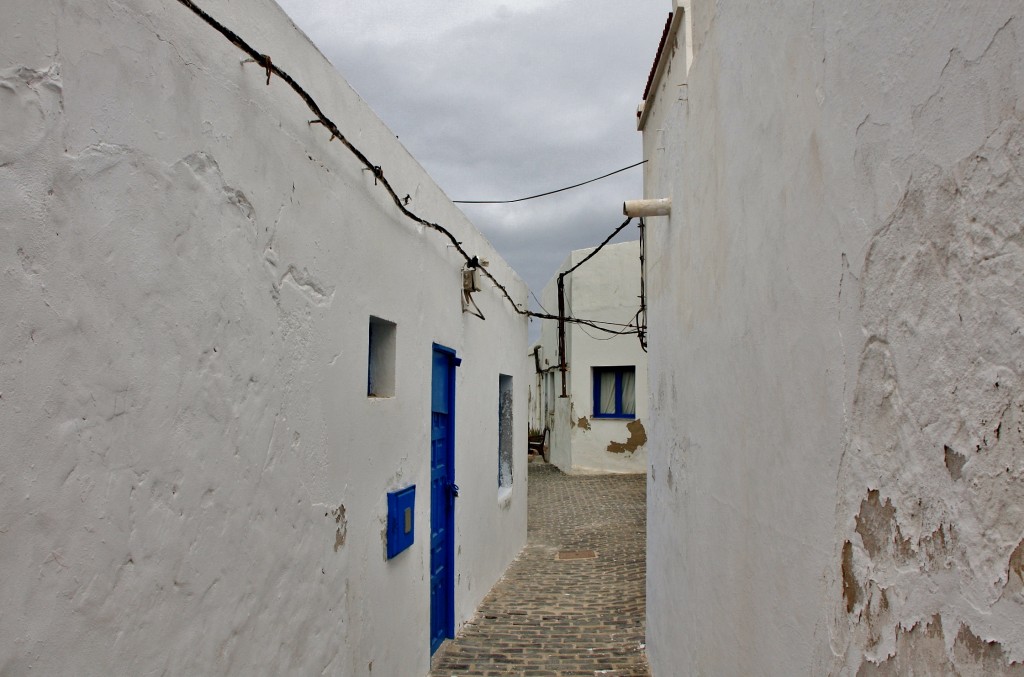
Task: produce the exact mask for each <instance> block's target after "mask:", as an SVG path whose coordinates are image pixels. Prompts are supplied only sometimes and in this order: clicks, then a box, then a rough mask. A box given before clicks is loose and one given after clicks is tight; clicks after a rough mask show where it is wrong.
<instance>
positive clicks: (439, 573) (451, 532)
mask: <svg viewBox="0 0 1024 677" xmlns="http://www.w3.org/2000/svg"><path fill="white" fill-rule="evenodd" d="M461 363H462V360H460V359H459V358H458V357H456V356H455V351H454V350H452V349H451V348H446V347H444V346H441V345H438V344H436V343H435V344H434V346H433V354H432V370H431V388H430V390H431V393H430V654H431V655H433V654H434V652H435V651H437V648H438V647H439V646H441V643H442V642H444V640H445V639H447V638H449V637H454V636H455V497H456V496H458V495H459V487H458V486H457V485H456V484H455V367H457V366H459V364H461Z"/></svg>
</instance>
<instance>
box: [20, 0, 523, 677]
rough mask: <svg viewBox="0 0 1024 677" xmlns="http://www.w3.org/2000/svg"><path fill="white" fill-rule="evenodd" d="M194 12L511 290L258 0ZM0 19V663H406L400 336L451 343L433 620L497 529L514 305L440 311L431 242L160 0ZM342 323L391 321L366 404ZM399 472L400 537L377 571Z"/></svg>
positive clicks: (355, 342) (267, 666) (232, 670)
mask: <svg viewBox="0 0 1024 677" xmlns="http://www.w3.org/2000/svg"><path fill="white" fill-rule="evenodd" d="M203 6H204V8H205V9H207V10H208V11H209V12H210V13H211V14H213V15H214V16H216V17H217V18H218V19H220V20H221V21H223V22H224V23H225V24H227V25H228V26H230V27H231V28H232V29H233V30H235V31H236V32H237V33H238V34H240V35H241V36H243V37H244V38H245V39H246V40H248V41H250V42H251V43H252V44H253V45H254V46H256V48H257V49H259V50H261V51H264V52H266V53H268V54H270V55H272V57H273V59H274V63H275V64H276V65H278V66H280V67H282V68H284V69H285V70H286V71H288V72H289V73H290V74H291V75H292V76H293V77H295V79H296V80H298V81H299V82H300V83H301V84H303V85H304V86H305V87H306V89H307V90H308V91H309V92H310V94H311V95H312V96H313V97H314V98H316V100H317V101H318V102H319V103H320V105H321V107H322V108H323V109H324V111H325V113H326V114H327V115H328V116H329V117H331V118H332V119H334V120H335V121H337V122H338V124H339V126H340V127H341V128H342V130H343V131H344V132H345V133H346V134H347V135H348V136H349V138H351V139H352V141H353V142H354V143H355V144H356V145H357V146H358V147H360V148H361V149H362V150H363V151H364V152H365V153H367V154H368V155H369V156H370V157H371V158H372V159H373V160H374V161H375V162H377V163H378V164H380V165H381V166H382V167H383V168H384V172H385V175H386V176H388V177H389V179H390V180H391V181H392V183H393V184H394V185H395V187H396V189H397V190H400V191H402V192H403V193H405V192H408V193H409V194H410V196H411V198H412V201H411V203H410V207H411V208H413V209H414V210H415V211H416V212H418V213H419V214H421V215H423V216H425V217H427V218H429V219H431V220H435V221H438V222H440V223H443V224H445V225H447V226H448V227H449V228H450V229H452V230H453V232H454V233H455V234H456V236H457V237H458V239H459V240H460V241H462V242H463V243H464V246H465V247H466V249H467V250H469V251H470V252H471V253H474V254H479V255H481V256H483V257H485V258H487V259H489V260H490V262H491V266H490V270H491V271H492V272H493V273H494V275H495V276H496V277H497V278H498V279H500V280H502V281H504V282H505V284H506V285H508V287H509V289H510V291H511V292H512V294H513V296H514V297H515V299H516V300H517V301H519V302H520V303H525V298H526V289H525V287H524V285H523V284H522V283H521V281H520V280H519V279H518V278H517V277H516V275H515V274H514V273H513V271H511V270H510V269H509V267H508V266H507V265H506V264H505V263H504V262H503V261H502V260H501V259H500V258H499V257H498V256H497V255H496V253H495V252H494V251H493V249H492V248H491V247H490V245H489V244H488V243H487V242H486V241H485V240H484V238H483V237H482V236H481V235H480V234H479V233H478V232H477V231H476V230H475V229H474V228H473V227H472V226H471V225H470V224H469V223H468V222H467V221H466V219H465V218H464V217H463V216H462V215H461V213H460V212H459V211H458V210H457V209H456V208H455V207H454V206H453V205H452V204H451V203H450V202H449V201H448V200H447V198H446V197H445V196H444V195H443V194H442V192H441V191H440V190H439V189H438V188H437V186H436V185H435V184H434V183H432V182H431V180H430V179H429V177H428V176H427V175H426V174H425V172H424V171H423V170H422V168H420V167H419V165H418V164H417V163H416V162H415V161H414V160H413V159H412V158H411V157H410V156H409V155H408V154H407V153H406V151H405V150H404V149H403V148H402V146H401V145H400V144H399V143H398V141H397V140H396V139H395V136H394V134H392V133H391V132H390V131H389V130H388V129H387V128H386V127H385V126H384V125H383V124H382V123H381V122H380V121H379V120H378V119H377V118H376V117H375V116H374V115H373V113H372V112H371V111H370V110H369V108H368V107H367V106H366V105H365V104H364V103H363V102H362V101H361V100H360V99H359V97H358V96H357V95H356V94H355V93H354V92H353V91H352V90H351V89H350V88H349V87H348V85H347V84H346V83H345V82H344V81H343V80H342V78H340V77H339V76H338V75H337V74H336V73H335V72H334V70H333V68H332V67H331V65H330V64H329V63H328V62H327V61H326V60H325V59H324V58H323V57H322V56H321V55H320V54H319V53H318V52H317V50H316V49H315V48H314V47H313V46H312V45H311V44H310V43H309V42H308V40H307V39H306V38H305V37H304V36H303V35H302V34H301V33H300V32H299V31H298V30H297V29H296V28H295V27H294V26H293V25H292V24H291V22H290V21H289V20H288V19H287V18H286V16H285V15H284V14H283V13H282V12H281V11H280V10H279V9H278V8H277V7H276V5H274V4H273V3H272V2H269V0H254V1H253V2H246V3H235V2H229V1H227V0H207V1H206V2H204V3H203ZM2 14H3V20H2V21H0V279H2V284H0V316H2V317H3V318H4V322H3V323H2V324H0V430H2V431H3V434H2V435H0V571H2V572H3V576H0V609H2V610H3V611H2V612H0V674H3V675H23V674H77V675H142V674H177V675H188V674H192V675H199V674H238V675H243V674H244V675H250V674H252V675H255V674H261V675H283V674H294V675H311V674H325V675H368V674H370V673H371V671H372V673H373V674H381V675H424V674H426V673H427V671H428V661H429V643H428V639H427V633H428V624H429V615H428V606H429V594H428V593H429V591H428V582H429V574H428V571H427V564H428V562H429V555H428V540H429V538H428V537H429V524H430V521H429V463H430V452H429V440H430V412H429V402H430V397H429V395H430V378H431V343H432V342H434V341H436V342H438V343H441V344H444V345H446V346H448V347H451V348H453V349H456V350H457V351H458V354H459V356H460V357H462V358H463V360H464V361H463V363H462V366H461V367H460V368H459V369H458V371H457V404H456V407H457V413H456V416H457V420H456V428H457V432H456V452H455V453H456V474H457V477H456V481H457V482H458V483H459V484H460V486H461V489H462V491H461V497H460V498H459V499H458V503H457V507H456V532H457V535H456V549H457V554H456V563H457V570H456V577H457V583H456V593H455V597H456V606H457V609H456V619H457V623H458V624H461V623H462V622H464V621H465V620H466V619H467V618H468V617H469V615H470V614H471V613H472V611H473V610H474V608H475V607H476V606H477V604H478V602H479V600H480V599H481V598H482V597H483V595H484V594H485V593H486V592H487V591H488V589H489V588H490V587H491V585H492V584H493V583H494V582H495V581H496V580H497V578H498V577H499V575H500V574H501V573H502V571H503V570H504V568H505V567H506V565H507V564H508V562H509V561H511V559H512V558H513V557H514V556H515V554H516V553H517V552H518V550H519V549H520V547H521V546H522V544H523V543H524V541H525V529H526V466H525V452H526V436H525V422H526V420H527V416H526V412H527V409H526V398H525V397H521V398H519V400H518V401H517V402H516V404H515V406H514V418H515V420H517V421H521V422H522V424H521V425H519V426H517V429H516V437H515V467H514V484H513V487H512V493H511V494H510V496H507V497H506V500H505V501H504V502H502V503H499V500H498V488H497V428H498V425H497V424H498V421H497V411H498V378H499V374H502V373H503V374H508V375H511V376H513V379H514V381H515V383H517V384H523V386H525V384H526V382H527V379H528V378H529V376H530V373H531V371H532V369H528V364H527V359H526V355H527V351H526V322H525V319H524V318H523V317H522V316H518V315H515V314H514V313H512V312H511V311H510V306H508V305H507V304H506V303H505V302H503V301H502V300H501V299H500V298H499V297H498V295H497V294H496V293H495V292H494V290H493V289H491V288H490V287H489V285H485V287H486V289H485V291H483V292H480V293H478V294H477V295H476V297H477V300H478V303H479V304H480V307H481V309H482V310H483V312H484V314H485V315H486V316H487V320H486V321H481V320H479V319H477V318H474V317H471V316H469V315H464V314H463V313H462V312H461V305H460V290H461V273H460V268H461V263H462V262H461V261H460V259H459V257H458V256H457V254H455V253H453V251H452V250H451V249H450V248H449V247H447V246H446V245H447V243H446V242H445V241H444V240H443V239H442V238H441V237H439V236H438V235H437V234H436V233H434V232H431V231H425V230H424V229H423V228H420V227H418V226H415V224H412V223H411V222H410V221H408V220H406V219H404V217H401V216H400V215H399V214H398V213H397V210H396V209H395V208H394V206H393V204H391V202H390V200H389V198H388V196H387V195H386V194H385V193H384V191H383V190H382V189H381V188H380V187H378V186H375V185H374V180H373V176H372V175H371V174H370V173H369V172H365V171H362V168H361V166H360V165H359V164H358V163H357V161H356V160H355V158H354V157H353V156H352V155H351V154H350V153H349V152H348V151H347V150H346V149H345V148H343V147H342V146H341V144H339V143H333V144H332V143H329V142H328V136H327V134H326V133H325V131H324V129H323V128H322V127H320V126H318V125H312V126H311V125H309V124H307V120H309V119H310V117H311V116H310V113H309V111H308V109H307V108H306V107H305V105H304V104H303V103H302V101H301V100H299V99H298V98H297V97H296V96H295V95H294V93H292V92H291V91H290V90H289V89H288V88H287V87H286V86H285V84H284V83H283V82H282V81H280V80H279V79H277V78H276V77H275V78H273V79H272V81H271V83H270V85H269V86H268V85H267V84H266V76H265V73H264V71H263V70H262V69H261V68H259V67H257V66H255V65H254V64H252V63H249V64H244V63H242V60H243V57H244V55H243V54H242V53H241V52H239V51H238V50H237V49H236V48H235V47H234V46H233V45H231V44H230V43H229V42H227V41H226V40H225V39H223V38H222V37H221V36H220V35H219V34H216V33H215V32H214V31H213V30H212V29H210V28H209V27H207V26H206V25H205V24H204V23H202V22H201V21H200V20H199V19H198V18H197V17H196V16H195V15H194V14H192V13H191V12H190V11H188V10H186V9H185V8H184V7H182V6H181V5H180V4H178V3H177V2H170V1H162V2H158V1H157V0H131V1H129V2H115V1H113V0H110V1H101V2H84V1H80V0H75V1H73V2H61V3H57V2H50V1H42V2H40V1H39V0H13V1H10V2H6V3H4V8H3V11H2ZM370 315H374V316H378V317H381V318H385V319H387V320H390V321H392V322H395V323H396V324H397V358H396V394H395V397H394V398H389V399H371V398H367V396H366V373H367V372H366V370H367V343H368V339H367V322H368V319H369V316H370ZM522 389H523V388H522V387H521V388H520V390H522ZM520 433H522V434H520ZM408 484H415V485H416V487H417V498H416V542H415V544H414V545H413V546H412V548H411V549H410V550H409V551H407V552H405V553H403V554H401V555H399V556H398V557H397V558H395V559H393V560H391V561H385V559H384V543H383V540H382V535H383V532H384V527H385V513H386V492H387V491H388V490H391V489H395V488H399V487H402V486H406V485H408Z"/></svg>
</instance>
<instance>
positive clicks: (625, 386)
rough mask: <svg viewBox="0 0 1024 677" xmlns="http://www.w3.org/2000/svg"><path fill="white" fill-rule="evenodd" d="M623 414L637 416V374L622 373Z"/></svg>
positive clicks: (631, 372)
mask: <svg viewBox="0 0 1024 677" xmlns="http://www.w3.org/2000/svg"><path fill="white" fill-rule="evenodd" d="M622 413H623V414H626V415H629V416H636V372H635V371H623V372H622Z"/></svg>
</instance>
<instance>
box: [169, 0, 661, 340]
mask: <svg viewBox="0 0 1024 677" xmlns="http://www.w3.org/2000/svg"><path fill="white" fill-rule="evenodd" d="M178 2H179V3H180V4H181V5H183V6H184V7H186V8H188V9H189V10H191V11H192V13H194V14H195V15H196V16H198V17H199V18H200V19H202V20H203V21H204V22H206V24H207V25H209V26H210V27H211V28H213V29H214V30H216V31H217V32H218V33H220V34H221V35H222V36H224V37H225V38H226V39H227V40H228V41H229V42H231V44H233V45H235V46H236V47H237V48H238V49H239V50H241V51H242V52H244V53H245V54H246V55H248V57H249V59H247V60H246V61H250V62H252V63H256V64H257V65H259V66H260V67H262V68H264V69H265V70H266V75H267V85H268V86H269V85H270V80H271V76H272V75H276V76H278V77H279V78H281V80H283V81H284V82H285V83H286V84H287V85H288V86H289V87H290V88H291V89H292V91H294V92H295V93H296V94H297V95H298V96H299V98H301V99H302V101H303V102H304V103H305V104H306V107H307V108H309V110H310V112H311V113H313V116H314V119H312V120H309V124H311V125H312V124H319V125H322V126H323V127H324V129H326V130H327V131H328V132H330V134H331V138H330V139H329V141H333V140H334V139H338V140H339V141H340V142H341V144H342V145H343V146H345V148H347V149H348V150H349V151H350V152H351V153H352V154H353V155H355V156H356V158H357V159H358V160H359V162H360V163H362V165H363V166H364V167H365V169H366V170H368V171H370V172H372V173H373V178H374V184H377V183H379V184H380V185H382V186H383V187H384V189H385V190H386V191H387V193H388V195H390V196H391V200H392V202H394V204H395V207H397V208H398V210H399V211H400V212H401V213H402V214H403V215H404V216H406V217H407V218H409V219H411V220H412V221H415V222H416V223H419V224H420V225H422V226H425V227H427V228H430V229H432V230H435V231H437V232H438V233H440V234H441V235H443V236H444V237H445V238H446V239H447V240H448V241H449V242H451V246H452V247H453V248H454V249H455V251H457V252H458V253H459V255H460V256H462V258H463V259H465V261H466V265H467V266H468V267H470V268H476V269H477V270H479V271H480V272H481V273H482V274H483V275H484V277H486V278H487V279H488V280H490V281H491V283H492V284H493V285H494V286H495V287H496V288H497V289H498V290H499V291H500V292H501V295H502V296H504V297H505V299H506V300H507V301H508V302H509V304H510V305H511V306H512V309H513V310H515V312H516V313H518V314H520V315H526V316H528V317H536V318H538V319H542V320H562V321H563V322H571V323H575V324H585V325H587V326H589V327H593V328H594V329H598V330H601V331H610V330H607V329H604V328H603V327H600V326H598V325H597V324H595V323H594V322H591V321H589V320H583V319H581V318H570V317H559V316H558V315H554V314H552V313H549V312H547V311H545V312H543V313H537V312H534V311H532V310H529V309H528V308H522V307H521V306H520V305H519V304H518V303H516V301H515V299H513V298H512V295H511V294H510V293H509V291H508V289H507V288H506V287H505V285H503V284H501V283H500V282H498V280H497V278H495V277H494V275H493V274H492V273H491V272H490V271H489V270H487V268H485V267H483V266H482V265H480V261H479V259H478V258H477V257H476V256H470V254H469V252H467V251H466V250H465V248H464V247H463V246H462V243H461V242H460V241H459V240H458V239H457V238H456V237H455V235H454V234H453V233H452V232H451V231H450V230H448V229H447V228H445V227H444V226H442V225H441V224H439V223H435V222H433V221H428V220H427V219H425V218H423V217H421V216H419V215H418V214H416V213H415V212H413V211H412V210H411V209H409V208H408V207H407V201H406V199H405V198H402V197H399V195H398V192H397V191H396V190H395V189H394V187H393V186H392V185H391V182H390V181H389V180H388V179H387V177H385V176H384V170H383V168H382V167H381V166H380V165H375V164H373V162H371V161H370V159H369V157H367V156H366V155H365V154H364V153H363V152H362V151H361V150H359V149H358V148H357V147H356V146H355V145H354V144H353V143H352V142H351V141H349V140H348V139H347V138H346V137H345V135H344V134H342V132H341V130H340V129H339V128H338V125H337V124H335V122H334V121H333V120H331V119H330V118H329V117H327V115H326V114H325V113H324V112H323V111H322V110H321V109H320V106H319V105H318V104H317V102H316V101H315V100H314V99H313V97H312V96H311V95H310V94H309V92H307V91H306V90H305V89H304V88H303V87H302V86H301V85H300V84H299V83H298V82H296V81H295V79H294V78H292V76H291V75H289V74H288V73H287V72H285V71H284V70H283V69H282V68H281V67H280V66H278V65H277V64H275V63H274V62H273V60H272V59H271V58H270V55H269V54H262V53H260V52H258V51H256V49H255V48H253V47H252V46H251V45H250V44H249V43H247V42H246V41H245V40H243V39H242V38H241V37H240V36H239V35H238V34H237V33H235V32H234V31H232V30H231V29H230V28H228V27H227V26H225V25H224V24H222V23H220V22H219V21H217V20H216V19H214V18H213V17H212V16H210V15H209V14H207V13H206V12H205V11H204V10H203V9H202V8H201V7H199V6H198V5H196V3H195V2H193V1H192V0H178ZM644 162H646V160H644V161H643V162H639V163H637V164H636V165H632V166H630V167H624V168H622V169H619V170H616V171H615V172H612V173H611V174H616V173H618V172H620V171H625V170H627V169H631V168H632V167H635V166H638V165H641V164H643V163H644ZM611 174H608V175H606V176H611ZM601 178H605V177H597V178H596V179H591V180H590V181H585V182H584V183H583V184H578V185H584V184H586V183H591V182H593V181H597V180H600V179H601ZM574 187H576V186H569V187H567V188H561V189H559V190H558V191H551V192H560V191H562V190H569V188H574ZM535 197H540V196H535ZM524 199H525V198H524ZM630 221H632V219H631V218H629V219H626V221H625V222H624V223H623V224H622V225H620V226H619V227H618V228H616V229H615V230H614V231H613V232H612V234H611V235H609V236H608V237H607V238H605V240H604V242H602V243H601V244H600V245H599V246H598V247H597V249H595V250H594V251H593V252H591V253H590V255H589V256H587V257H586V258H585V259H583V261H580V262H579V263H577V264H576V265H575V266H573V267H572V268H571V269H569V270H568V271H566V272H565V273H563V274H562V275H566V274H568V273H569V272H572V271H573V270H575V269H576V268H578V267H579V266H580V265H582V264H583V263H585V262H586V261H587V260H588V259H590V257H592V256H593V255H594V254H596V253H597V252H598V251H600V250H601V248H602V247H604V246H605V245H606V244H607V243H608V241H609V240H611V239H612V238H613V237H615V235H616V234H618V233H619V231H621V230H622V229H623V228H625V227H626V225H627V224H629V222H630ZM542 309H543V308H542Z"/></svg>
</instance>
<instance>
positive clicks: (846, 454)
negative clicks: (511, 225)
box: [643, 0, 1024, 676]
mask: <svg viewBox="0 0 1024 677" xmlns="http://www.w3.org/2000/svg"><path fill="white" fill-rule="evenodd" d="M687 4H688V3H687ZM692 4H693V22H692V25H689V26H686V27H685V28H686V29H688V30H680V31H679V33H678V39H677V40H676V42H675V44H674V50H671V54H672V56H671V68H670V70H668V71H666V73H665V76H664V77H663V78H662V79H661V80H660V83H659V86H658V87H657V88H656V92H655V93H656V99H655V100H654V102H652V101H651V98H649V99H648V111H647V115H648V117H647V120H646V124H645V127H644V130H643V139H644V150H645V157H647V158H649V159H650V161H651V162H650V163H649V164H648V165H647V166H646V169H645V171H646V174H645V193H646V195H647V197H651V198H656V197H657V198H660V197H671V198H672V199H673V209H672V215H671V217H665V218H660V219H651V220H650V225H649V233H650V236H651V237H650V246H649V249H648V256H649V273H650V274H649V277H648V280H649V282H650V302H651V310H650V329H651V338H650V351H651V352H650V373H651V374H652V379H651V391H652V397H653V405H652V417H651V418H652V421H651V425H650V426H649V429H650V437H651V443H650V448H651V452H650V453H651V467H650V478H649V479H650V481H649V484H648V487H649V504H648V514H649V537H648V545H649V558H648V579H647V580H648V640H649V641H648V645H647V649H648V652H649V656H650V658H651V663H652V666H653V669H654V673H655V674H656V675H659V676H667V675H678V674H688V675H726V674H775V675H782V674H786V675H819V674H836V675H853V674H860V675H872V674H911V672H912V671H913V674H924V673H928V674H952V673H953V672H956V673H957V674H964V675H968V674H969V675H980V674H1004V673H1010V672H1012V673H1013V674H1020V673H1021V672H1022V668H1021V666H1020V665H1019V662H1020V661H1024V596H1022V575H1024V555H1022V552H1024V545H1022V543H1024V540H1022V539H1024V483H1022V479H1024V432H1022V431H1024V382H1022V378H1024V330H1022V325H1024V218H1022V213H1024V211H1022V205H1024V153H1022V150H1024V6H1022V4H1021V3H1020V2H1019V1H998V0H993V1H992V2H981V3H979V2H972V1H969V0H958V1H955V2H944V3H905V2H898V1H896V0H891V1H886V2H881V3H847V2H817V3H808V2H802V1H799V0H792V1H784V2H776V3H771V4H770V6H769V5H767V4H756V3H749V2H741V1H739V0H718V1H717V2H711V1H710V0H693V3H692ZM687 32H690V33H692V35H693V61H692V65H691V67H690V70H689V73H688V75H687V72H686V56H685V55H686V53H687V47H686V45H685V44H684V42H683V41H684V39H685V35H686V34H687ZM652 107H653V108H652ZM1011 661H1013V662H1015V666H1014V667H1013V668H1011V667H1009V664H1010V662H1011Z"/></svg>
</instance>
